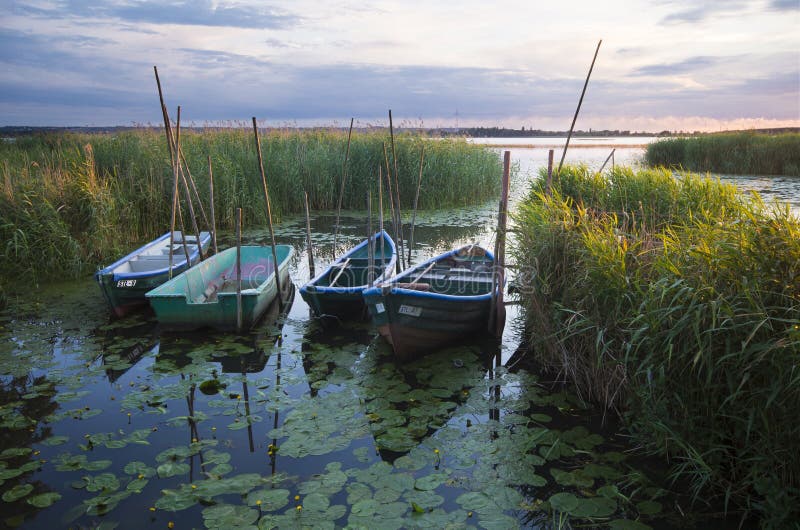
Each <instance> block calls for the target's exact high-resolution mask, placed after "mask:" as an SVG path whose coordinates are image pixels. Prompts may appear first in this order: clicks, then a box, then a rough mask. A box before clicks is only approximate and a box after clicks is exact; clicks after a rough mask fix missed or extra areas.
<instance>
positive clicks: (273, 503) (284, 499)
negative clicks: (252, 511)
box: [247, 489, 290, 512]
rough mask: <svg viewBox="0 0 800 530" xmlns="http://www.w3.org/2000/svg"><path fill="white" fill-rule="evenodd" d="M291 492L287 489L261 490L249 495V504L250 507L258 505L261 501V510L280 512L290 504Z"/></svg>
mask: <svg viewBox="0 0 800 530" xmlns="http://www.w3.org/2000/svg"><path fill="white" fill-rule="evenodd" d="M289 495H290V492H289V490H286V489H276V490H270V489H261V490H256V491H251V492H250V493H248V494H247V504H249V505H250V506H256V505H258V504H257V503H258V501H261V504H260V505H259V506H261V510H262V511H267V512H272V511H276V510H280V509H281V508H283V507H284V506H286V505H287V504H289Z"/></svg>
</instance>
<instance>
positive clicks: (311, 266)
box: [303, 191, 316, 278]
mask: <svg viewBox="0 0 800 530" xmlns="http://www.w3.org/2000/svg"><path fill="white" fill-rule="evenodd" d="M303 197H304V198H305V201H306V248H307V249H308V277H309V278H313V277H314V276H316V274H314V250H313V247H312V246H311V215H310V214H309V211H308V192H307V191H304V192H303Z"/></svg>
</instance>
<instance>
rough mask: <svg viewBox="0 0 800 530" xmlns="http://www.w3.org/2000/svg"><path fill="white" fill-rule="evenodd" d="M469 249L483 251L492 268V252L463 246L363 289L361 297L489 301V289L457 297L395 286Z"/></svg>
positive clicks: (490, 292)
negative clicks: (392, 296)
mask: <svg viewBox="0 0 800 530" xmlns="http://www.w3.org/2000/svg"><path fill="white" fill-rule="evenodd" d="M470 247H478V248H481V249H483V251H484V252H485V254H484V255H485V256H487V257H488V258H489V259H490V260H491V263H492V266H494V263H495V259H494V254H492V252H491V251H490V250H488V249H486V248H483V247H482V246H480V245H464V246H462V247H459V248H454V249H451V250H448V251H447V252H444V253H442V254H439V255H438V256H434V257H432V258H430V259H428V260H427V261H424V262H422V263H420V264H419V265H415V266H414V267H410V268H408V269H406V270H404V271H403V272H401V273H400V274H398V275H397V276H395V277H393V278H390V279H389V280H388V281H387V282H385V283H384V284H383V285H376V286H375V287H370V288H369V289H365V290H364V292H363V295H364V297H365V298H366V297H367V296H375V295H378V296H383V297H385V296H388V295H389V294H391V295H404V296H411V297H416V298H428V299H434V300H441V301H454V302H455V301H461V302H469V301H482V300H488V299H490V298H491V297H492V290H491V289H490V290H489V292H488V293H484V294H471V295H467V294H465V295H458V294H446V293H436V292H430V291H419V290H416V289H407V288H405V287H397V285H396V284H397V283H399V282H400V281H402V280H403V279H404V278H407V277H408V276H411V275H412V274H413V273H414V272H417V271H420V270H423V269H424V268H425V267H427V266H428V265H430V264H431V263H435V262H438V261H441V260H443V259H445V258H448V257H450V256H455V255H456V254H458V253H459V252H460V251H462V250H464V249H465V248H470ZM487 261H488V260H487ZM387 287H388V288H391V290H390V292H389V293H385V292H384V289H386V288H387Z"/></svg>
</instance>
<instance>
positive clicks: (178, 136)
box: [167, 105, 181, 279]
mask: <svg viewBox="0 0 800 530" xmlns="http://www.w3.org/2000/svg"><path fill="white" fill-rule="evenodd" d="M180 141H181V107H180V105H178V121H177V124H176V125H175V144H176V145H180ZM172 171H173V179H172V221H171V222H170V226H169V274H168V275H167V276H168V277H169V278H170V279H172V264H173V263H174V260H173V251H172V247H173V245H174V244H175V210H177V208H178V206H177V203H178V164H177V162H176V160H175V158H174V157H173V158H172Z"/></svg>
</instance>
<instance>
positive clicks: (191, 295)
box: [147, 245, 294, 330]
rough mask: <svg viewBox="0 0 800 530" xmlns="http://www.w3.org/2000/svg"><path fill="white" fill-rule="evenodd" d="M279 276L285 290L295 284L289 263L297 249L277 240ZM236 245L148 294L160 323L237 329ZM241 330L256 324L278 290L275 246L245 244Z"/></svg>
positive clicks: (169, 326) (167, 326)
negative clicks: (216, 285) (274, 254)
mask: <svg viewBox="0 0 800 530" xmlns="http://www.w3.org/2000/svg"><path fill="white" fill-rule="evenodd" d="M276 254H277V255H278V262H279V264H278V277H279V280H280V283H281V289H282V290H283V291H284V292H286V290H287V289H288V288H289V287H290V285H291V279H290V278H289V263H290V261H291V257H292V256H293V254H294V249H293V248H292V247H291V246H289V245H276ZM235 263H236V249H235V248H230V249H227V250H225V251H223V252H220V253H219V254H217V255H215V256H212V257H211V258H209V259H207V260H206V261H204V262H202V263H200V264H198V265H197V266H195V267H193V268H191V269H189V270H187V271H186V272H184V273H183V274H181V275H179V276H177V277H175V278H173V279H172V280H170V281H169V282H167V283H165V284H163V285H161V286H160V287H158V288H156V289H154V290H152V291H150V292H148V293H147V299H148V300H149V301H150V305H151V306H152V307H153V310H154V311H155V313H156V317H157V318H158V322H159V324H160V325H161V326H162V328H165V329H171V330H191V329H198V328H204V327H211V328H215V329H219V330H234V329H236V328H237V296H236V289H235V284H236V282H235V276H233V271H235ZM226 275H228V278H227V280H224V281H222V282H221V283H219V286H218V287H219V288H218V290H216V291H214V292H213V293H211V295H210V296H208V295H206V294H205V293H207V292H208V291H209V286H211V285H212V284H214V282H219V281H220V280H221V279H222V278H224V277H225V276H226ZM242 284H243V285H242V329H249V328H251V327H252V326H253V325H255V324H256V323H257V322H258V321H259V320H260V318H261V317H262V316H263V314H264V312H265V311H266V310H267V308H268V307H269V305H270V303H272V302H273V301H274V300H275V299H276V297H277V294H278V291H277V288H276V284H275V270H274V265H273V261H272V247H242Z"/></svg>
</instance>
